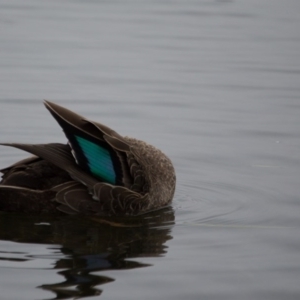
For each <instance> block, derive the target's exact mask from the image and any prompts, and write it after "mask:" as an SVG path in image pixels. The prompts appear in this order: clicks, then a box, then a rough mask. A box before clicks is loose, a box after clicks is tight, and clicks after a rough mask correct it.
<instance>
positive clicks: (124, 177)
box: [0, 100, 176, 216]
mask: <svg viewBox="0 0 300 300" xmlns="http://www.w3.org/2000/svg"><path fill="white" fill-rule="evenodd" d="M44 105H45V107H46V108H47V109H48V111H49V112H50V114H51V115H52V116H53V117H54V119H55V120H56V121H57V123H58V124H59V125H60V127H61V128H62V130H63V132H64V134H65V136H66V138H67V143H66V144H61V143H48V144H21V143H1V144H0V145H2V146H10V147H14V148H18V149H20V150H23V151H26V152H29V153H30V154H31V156H30V157H28V158H26V159H23V160H21V161H18V162H16V163H14V164H13V165H11V166H9V167H6V168H3V169H1V170H0V172H1V173H2V180H1V182H0V211H3V212H26V213H38V214H41V213H50V214H52V213H63V214H70V215H78V214H82V215H96V216H127V215H129V216H135V215H141V214H145V213H148V212H151V211H154V210H158V209H162V208H165V207H167V206H169V205H170V203H171V201H172V199H173V196H174V192H175V186H176V174H175V169H174V166H173V164H172V162H171V160H170V159H169V158H168V157H167V156H166V155H165V154H164V153H163V152H162V151H161V150H159V149H157V148H156V147H154V146H152V145H150V144H148V143H146V142H144V141H141V140H138V139H135V138H131V137H128V136H121V135H120V134H118V133H117V132H116V131H114V130H112V129H111V128H109V127H107V126H105V125H103V124H101V123H98V122H95V121H91V120H89V119H86V118H84V117H83V116H80V115H78V114H76V113H74V112H72V111H71V110H69V109H67V108H64V107H62V106H60V105H58V104H55V103H53V102H50V101H47V100H45V101H44Z"/></svg>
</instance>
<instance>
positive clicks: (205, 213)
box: [173, 181, 290, 228]
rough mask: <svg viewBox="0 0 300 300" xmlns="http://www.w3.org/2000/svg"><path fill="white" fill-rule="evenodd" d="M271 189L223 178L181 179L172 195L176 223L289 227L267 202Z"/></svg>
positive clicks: (272, 197) (272, 194) (270, 199)
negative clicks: (237, 183)
mask: <svg viewBox="0 0 300 300" xmlns="http://www.w3.org/2000/svg"><path fill="white" fill-rule="evenodd" d="M276 196H277V197H280V196H279V195H275V193H274V192H272V191H271V190H268V189H266V188H265V189H261V188H259V187H255V188H253V187H247V186H241V185H234V184H230V183H224V182H209V181H206V182H204V181H202V182H201V183H200V184H199V185H197V184H195V183H182V184H181V185H180V186H179V187H178V191H177V193H176V197H175V199H174V205H173V207H174V209H175V212H176V224H177V225H202V226H222V227H224V226H228V227H239V228H241V227H245V228H258V227H259V228H288V227H290V226H281V224H280V222H279V221H278V210H276V208H274V206H271V205H269V204H270V202H271V201H273V202H274V198H275V197H276Z"/></svg>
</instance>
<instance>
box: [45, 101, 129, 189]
mask: <svg viewBox="0 0 300 300" xmlns="http://www.w3.org/2000/svg"><path fill="white" fill-rule="evenodd" d="M45 106H46V108H47V109H48V110H49V111H50V113H51V114H52V116H53V117H54V118H55V120H56V121H57V122H58V123H59V125H60V126H61V127H62V129H63V131H64V133H65V135H66V137H67V139H68V141H69V145H70V147H71V149H72V154H73V156H74V158H75V160H76V163H77V164H78V166H80V167H81V168H82V169H83V170H85V171H86V172H87V173H89V174H90V175H92V176H94V177H96V178H98V180H100V181H103V182H107V183H110V184H113V185H122V186H126V187H130V186H131V184H132V177H131V174H130V170H129V166H128V161H127V155H126V152H130V145H129V144H128V142H126V140H125V139H124V138H123V137H122V136H120V135H119V134H118V133H116V132H115V131H114V130H112V129H110V128H108V127H107V126H105V125H103V124H100V123H97V122H93V121H89V120H87V119H85V118H84V117H82V116H80V115H78V114H76V113H74V112H72V111H70V110H68V109H66V108H64V107H62V106H59V105H57V104H54V103H52V102H50V101H45Z"/></svg>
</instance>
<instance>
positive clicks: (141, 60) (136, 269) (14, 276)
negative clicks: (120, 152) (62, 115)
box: [0, 0, 300, 300]
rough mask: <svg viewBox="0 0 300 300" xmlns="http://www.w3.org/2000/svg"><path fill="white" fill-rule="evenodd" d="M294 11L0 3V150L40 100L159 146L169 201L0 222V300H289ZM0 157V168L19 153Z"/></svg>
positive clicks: (222, 5)
mask: <svg viewBox="0 0 300 300" xmlns="http://www.w3.org/2000/svg"><path fill="white" fill-rule="evenodd" d="M299 12H300V2H299V1H298V0H294V1H293V0H286V1H281V0H251V1H246V0H240V1H225V0H223V1H221V0H219V1H217V0H215V1H213V0H211V1H210V0H203V1H200V0H199V1H192V0H191V1H190V0H186V1H175V0H174V1H173V0H170V1H142V0H141V1H92V0H90V1H79V0H78V1H75V0H73V1H71V0H70V1H37V0H29V1H22V0H7V1H5V0H0V119H1V127H0V140H1V141H2V142H13V141H15V142H28V143H47V142H64V141H65V138H64V135H63V134H62V132H61V129H60V128H59V127H58V125H57V124H56V122H55V121H54V120H53V118H52V117H51V116H50V115H49V113H48V112H47V111H46V109H45V108H44V107H43V104H42V100H43V99H48V100H52V101H54V102H57V103H59V104H61V105H64V106H67V107H69V108H70V109H72V110H74V111H76V112H78V113H80V114H82V115H85V116H86V117H88V118H90V119H94V120H97V121H99V122H102V123H104V124H107V125H108V126H110V127H112V128H114V129H115V130H116V131H118V132H119V133H121V134H124V135H129V136H134V137H136V138H140V139H143V140H146V141H148V142H149V143H152V144H154V145H156V146H157V147H159V148H161V149H162V150H163V151H164V152H165V153H167V154H168V155H169V156H170V158H171V159H172V161H173V162H174V165H175V168H176V171H177V178H178V183H177V190H176V195H175V198H174V201H173V204H172V207H171V208H169V209H167V210H164V211H161V212H156V213H154V214H150V215H148V216H146V217H143V218H140V219H138V218H136V219H130V220H116V221H118V222H119V221H120V222H121V223H122V224H124V226H127V227H116V226H110V225H108V224H106V223H103V222H102V221H99V220H91V219H85V218H80V219H78V218H76V217H75V218H71V217H61V218H51V217H47V218H46V217H45V218H40V217H37V216H28V215H26V216H24V215H18V214H9V215H6V214H1V215H0V239H1V240H0V290H1V295H0V298H1V299H5V300H6V299H14V300H15V299H67V298H70V299H73V298H76V297H83V298H85V297H89V296H90V299H98V298H101V299H122V300H124V299H131V300H132V299H172V300H174V299H178V300H182V299H189V300H190V299H205V300H206V299H222V300H224V299H247V300H248V299H249V300H250V299H278V300H279V299H280V300H281V299H299V297H300V285H299V279H300V181H299V180H300V152H299V149H300V85H299V83H300V58H299V53H300V31H299V28H300V14H299ZM26 155H27V154H26V153H23V152H21V151H18V150H14V149H9V148H5V147H1V148H0V166H1V167H4V166H7V165H8V164H10V163H12V162H14V161H16V160H17V159H21V158H24V157H26Z"/></svg>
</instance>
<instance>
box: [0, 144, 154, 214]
mask: <svg viewBox="0 0 300 300" xmlns="http://www.w3.org/2000/svg"><path fill="white" fill-rule="evenodd" d="M1 145H4V146H12V147H15V148H18V149H21V150H25V151H27V152H30V153H32V154H34V155H36V156H38V157H41V158H42V159H44V160H46V161H48V162H50V163H53V164H54V165H56V166H57V167H59V168H62V169H64V170H65V171H66V172H68V173H69V174H70V176H71V177H72V178H73V179H74V181H73V182H67V183H65V184H62V185H59V186H56V187H54V188H52V189H51V191H52V192H55V194H54V195H55V196H54V197H53V198H54V200H55V202H58V203H60V204H61V205H60V206H58V207H57V208H58V209H59V210H61V211H63V212H65V213H68V214H71V213H74V214H77V213H83V214H90V215H92V214H97V215H110V214H112V215H125V214H132V215H136V214H140V213H144V212H145V211H146V210H147V209H148V206H149V201H148V194H145V195H141V194H140V193H137V192H134V191H132V190H130V189H128V188H126V187H122V186H115V185H112V184H109V183H105V182H100V181H99V180H98V179H97V178H95V177H93V176H92V175H90V174H89V173H87V172H85V171H83V170H82V169H81V168H80V167H79V166H78V165H77V164H76V163H75V161H74V158H73V156H72V154H71V152H70V147H69V146H68V145H63V144H57V143H54V144H38V145H32V144H16V143H13V144H1ZM93 200H96V201H93Z"/></svg>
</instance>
